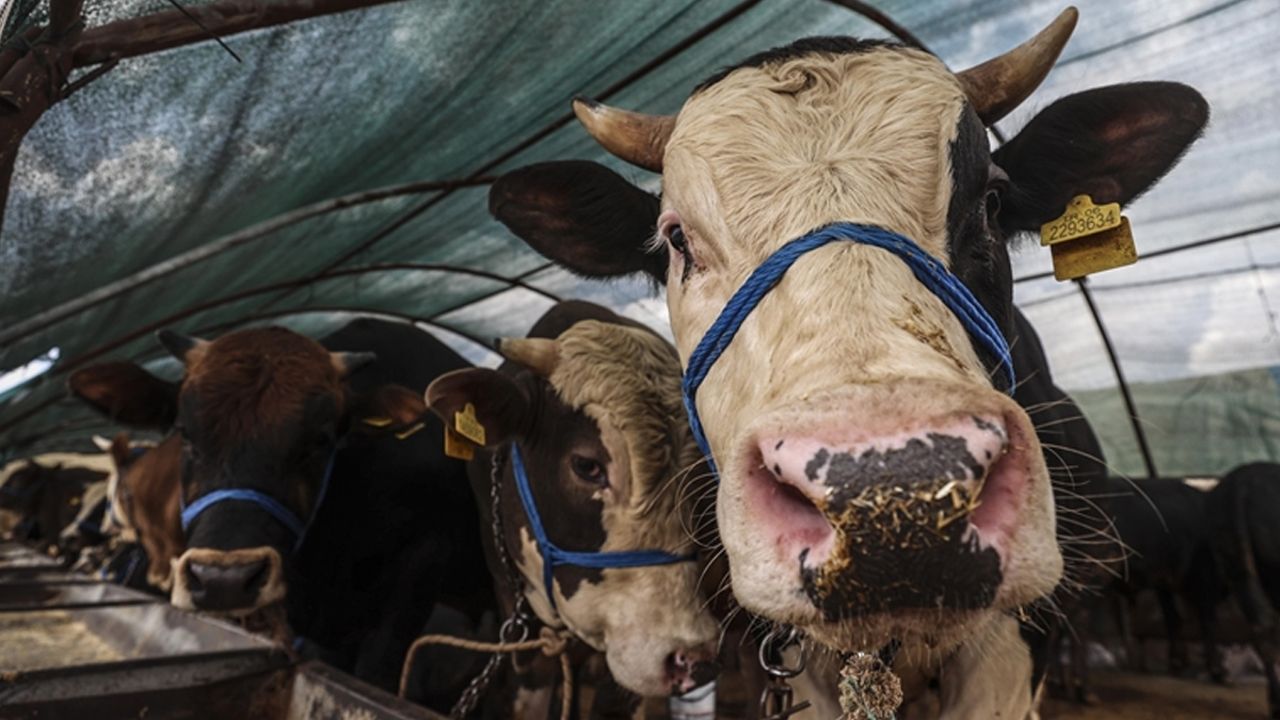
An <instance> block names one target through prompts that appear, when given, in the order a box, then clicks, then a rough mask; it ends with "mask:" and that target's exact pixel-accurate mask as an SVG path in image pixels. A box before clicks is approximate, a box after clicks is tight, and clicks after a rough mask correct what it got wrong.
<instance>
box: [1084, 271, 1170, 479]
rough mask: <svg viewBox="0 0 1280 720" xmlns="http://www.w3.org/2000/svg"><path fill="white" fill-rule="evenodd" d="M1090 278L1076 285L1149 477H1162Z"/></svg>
mask: <svg viewBox="0 0 1280 720" xmlns="http://www.w3.org/2000/svg"><path fill="white" fill-rule="evenodd" d="M1088 281H1089V278H1087V277H1082V278H1080V279H1078V280H1076V281H1075V283H1076V287H1078V288H1080V294H1081V295H1082V296H1084V302H1085V304H1086V305H1088V306H1089V314H1090V315H1092V316H1093V323H1094V324H1095V325H1097V326H1098V334H1099V335H1101V336H1102V347H1103V348H1105V349H1106V351H1107V358H1108V359H1110V360H1111V369H1112V370H1113V371H1114V372H1115V374H1116V382H1117V383H1118V384H1119V386H1120V397H1122V398H1124V406H1125V409H1126V410H1128V411H1129V423H1130V425H1132V426H1133V435H1134V437H1136V438H1137V439H1138V450H1139V451H1141V452H1142V462H1143V463H1145V464H1146V466H1147V477H1149V478H1151V479H1153V480H1154V479H1155V478H1158V477H1160V476H1159V475H1158V474H1156V461H1155V459H1154V458H1153V457H1152V456H1151V447H1150V446H1148V445H1147V433H1146V431H1145V430H1143V428H1142V421H1141V419H1139V417H1138V406H1137V404H1136V403H1134V401H1133V395H1131V394H1130V393H1129V383H1127V382H1125V379H1124V371H1123V370H1121V369H1120V357H1119V356H1118V355H1116V349H1115V346H1114V345H1112V344H1111V336H1110V335H1108V334H1107V326H1106V325H1105V324H1104V323H1103V322H1102V315H1101V314H1099V313H1098V306H1097V305H1094V303H1093V295H1092V294H1091V293H1090V292H1089V282H1088Z"/></svg>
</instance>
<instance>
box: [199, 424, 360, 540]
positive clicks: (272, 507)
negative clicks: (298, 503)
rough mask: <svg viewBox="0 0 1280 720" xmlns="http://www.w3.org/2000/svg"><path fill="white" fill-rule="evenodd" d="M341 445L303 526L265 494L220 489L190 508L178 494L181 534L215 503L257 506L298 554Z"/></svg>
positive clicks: (327, 467)
mask: <svg viewBox="0 0 1280 720" xmlns="http://www.w3.org/2000/svg"><path fill="white" fill-rule="evenodd" d="M343 445H344V443H343V442H341V441H339V442H337V443H335V444H334V446H333V451H332V452H330V453H329V461H328V462H327V463H326V464H325V467H324V477H323V478H322V479H321V480H320V494H319V495H318V496H316V501H315V504H314V505H313V506H312V508H311V516H310V517H309V518H308V519H307V521H306V522H303V521H302V519H301V518H299V517H298V515H297V513H295V512H294V511H292V510H290V509H289V508H287V507H285V505H284V503H282V502H280V501H279V500H277V499H275V498H273V497H271V496H270V495H268V494H266V493H264V492H260V491H258V490H250V489H248V488H223V489H220V490H214V491H212V492H209V493H205V494H204V495H201V496H200V497H199V498H197V499H196V501H195V502H193V503H191V504H190V505H187V503H186V498H184V497H183V496H182V493H178V501H179V504H180V505H181V506H182V532H184V533H185V532H186V531H187V528H189V527H191V523H193V522H195V520H196V518H197V517H200V514H201V513H203V512H204V511H205V510H208V509H209V508H211V507H213V506H214V505H217V504H218V503H223V502H228V501H231V500H237V501H240V502H247V503H253V504H254V505H257V506H258V507H260V508H262V509H263V510H265V511H266V512H267V514H269V515H270V516H271V517H273V518H275V519H276V521H277V522H279V523H280V524H281V525H283V526H285V528H287V529H288V530H289V532H290V533H291V534H292V535H293V537H294V543H293V549H294V551H295V552H297V550H298V548H300V547H302V541H303V540H304V539H305V538H306V537H307V530H310V529H311V523H312V522H313V521H314V520H315V518H316V513H317V512H319V510H320V505H321V504H322V503H324V496H325V494H327V493H328V491H329V480H330V478H332V477H333V466H334V461H336V460H337V458H338V451H339V450H341V449H342V447H343Z"/></svg>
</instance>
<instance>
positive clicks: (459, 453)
mask: <svg viewBox="0 0 1280 720" xmlns="http://www.w3.org/2000/svg"><path fill="white" fill-rule="evenodd" d="M444 454H445V455H448V456H449V457H451V458H457V459H458V460H471V459H472V458H474V457H475V456H476V446H475V445H472V444H471V441H470V440H468V439H466V438H464V437H462V436H461V435H459V434H458V433H457V432H455V431H454V429H453V428H451V427H449V426H448V425H445V426H444Z"/></svg>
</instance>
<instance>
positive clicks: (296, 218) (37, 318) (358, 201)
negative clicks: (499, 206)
mask: <svg viewBox="0 0 1280 720" xmlns="http://www.w3.org/2000/svg"><path fill="white" fill-rule="evenodd" d="M493 179H494V178H493V177H492V176H488V175H478V176H476V177H471V178H466V179H463V180H443V181H435V180H432V181H427V182H414V183H408V184H405V185H394V186H390V187H385V188H378V189H375V190H367V191H364V192H358V193H352V194H350V195H343V196H341V197H336V198H330V199H329V200H323V201H321V202H318V203H312V204H311V205H307V206H306V207H301V208H298V209H297V210H294V211H292V212H287V213H284V214H283V215H277V216H275V217H273V218H271V219H270V220H265V221H263V222H260V223H258V224H256V225H253V226H251V227H247V228H245V229H244V230H241V231H239V232H236V233H232V234H231V235H227V236H224V237H223V238H222V239H220V240H214V241H213V242H210V243H206V244H204V245H201V246H200V247H197V248H194V249H192V250H188V251H187V252H185V253H182V254H181V255H178V256H176V257H172V258H169V259H168V260H165V261H163V262H159V263H156V264H155V265H152V266H151V267H148V268H145V269H143V270H140V271H138V272H136V273H134V274H133V275H130V276H129V277H125V278H121V279H120V280H117V281H115V282H113V283H108V284H107V285H103V286H102V287H100V288H98V289H97V290H94V291H93V292H90V293H86V294H84V295H81V296H80V297H77V298H75V299H73V300H68V301H67V302H64V303H62V304H60V305H57V306H55V307H52V308H49V309H48V310H45V311H43V312H40V313H37V314H35V315H33V316H31V317H30V318H27V319H26V320H23V321H22V322H18V323H14V324H13V325H11V326H9V327H8V328H6V329H4V330H0V345H6V344H9V343H12V342H13V341H15V340H21V339H22V338H25V337H27V336H29V335H31V334H32V333H36V332H39V331H41V330H43V329H45V328H47V327H49V326H50V325H53V324H55V323H58V322H60V321H62V320H65V319H67V318H68V317H71V316H73V315H77V314H79V313H82V312H84V311H85V310H88V309H89V308H91V307H95V306H97V305H100V304H102V303H104V302H106V301H107V300H110V299H112V298H116V297H119V296H121V295H124V294H125V293H128V292H131V291H133V290H135V289H137V288H139V287H142V286H143V285H148V284H150V283H153V282H155V281H156V280H159V279H160V278H163V277H166V276H168V275H172V274H173V273H175V272H177V271H179V270H182V269H183V268H186V267H190V266H192V265H195V264H196V263H199V262H203V261H205V260H208V259H209V258H211V257H215V256H217V255H220V254H222V253H224V252H226V251H228V250H231V249H233V248H237V247H240V246H241V245H244V244H246V243H250V242H252V241H254V240H259V239H261V238H264V237H266V236H268V235H271V234H273V233H275V232H277V231H279V230H282V229H284V228H286V227H288V226H290V225H296V224H298V223H300V222H302V221H304V220H310V219H311V218H314V217H318V216H320V215H325V214H328V213H331V212H336V211H338V210H344V209H346V208H349V207H354V206H357V205H364V204H367V203H371V202H376V201H378V200H385V199H387V198H391V197H398V196H400V195H416V194H419V193H424V192H441V191H443V192H448V191H450V190H454V189H457V188H460V187H474V186H476V185H487V184H489V183H490V182H492V181H493Z"/></svg>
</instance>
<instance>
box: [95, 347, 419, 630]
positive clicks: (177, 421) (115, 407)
mask: <svg viewBox="0 0 1280 720" xmlns="http://www.w3.org/2000/svg"><path fill="white" fill-rule="evenodd" d="M159 337H160V341H161V342H162V343H163V344H164V346H165V347H166V348H167V349H168V350H169V351H170V352H171V353H172V354H173V355H174V356H175V357H177V358H178V359H179V360H181V361H182V363H183V365H184V366H185V373H184V376H183V378H182V381H181V382H180V383H178V384H174V383H165V382H163V381H161V380H159V379H158V378H155V377H154V376H151V375H150V374H149V373H147V372H146V371H144V370H142V369H141V368H138V367H136V366H129V365H127V364H122V363H109V364H107V365H103V366H95V367H91V368H86V369H85V370H81V371H78V372H77V373H75V374H73V375H72V377H71V379H70V385H71V388H72V391H73V392H75V393H76V394H77V395H79V396H80V397H81V398H82V399H84V400H86V401H87V402H89V403H90V404H91V405H94V406H95V407H97V408H99V409H102V410H104V411H106V412H109V413H111V414H112V415H113V416H114V417H117V418H119V419H121V420H123V421H125V422H133V423H134V424H140V425H151V426H157V425H165V424H169V423H171V424H172V427H173V430H174V431H175V432H176V434H177V435H178V436H179V437H180V439H181V454H182V459H181V485H182V487H181V494H182V500H183V502H184V504H185V505H186V506H188V507H190V506H191V505H192V504H193V503H196V502H197V501H199V500H200V499H201V498H202V497H204V496H206V495H209V494H210V493H213V492H215V491H223V490H245V491H253V492H254V493H256V494H258V495H259V496H262V497H265V498H268V499H269V500H270V501H274V502H275V503H277V504H278V505H279V506H281V507H283V508H285V510H286V511H287V512H288V513H292V515H293V516H294V517H295V518H297V519H299V520H301V521H302V523H303V524H305V523H306V521H307V519H308V518H310V517H311V516H312V514H313V513H314V512H315V511H316V506H317V501H318V499H319V496H320V492H321V487H322V484H323V482H324V478H325V476H326V469H327V468H328V467H329V464H330V462H331V460H332V458H333V455H334V452H335V448H336V447H337V443H338V440H339V438H340V437H341V436H342V435H343V434H344V433H345V431H346V429H347V426H348V425H349V424H350V417H351V415H352V413H353V412H355V411H354V410H353V408H354V407H355V406H356V405H357V404H359V405H360V407H359V409H358V412H360V413H362V414H363V413H367V412H374V413H378V414H391V415H395V416H396V417H399V415H400V414H402V413H401V409H400V408H376V407H372V406H369V407H366V405H369V403H370V402H376V401H374V400H365V399H360V398H354V397H352V396H351V394H350V393H349V392H348V388H347V386H346V383H345V380H344V379H345V377H346V376H347V375H348V374H349V373H351V372H353V371H354V370H355V369H357V368H358V367H360V366H361V365H363V364H365V363H367V362H369V361H371V360H372V359H373V357H372V355H371V354H368V353H334V352H329V351H328V350H326V349H325V348H324V347H323V346H322V345H320V344H319V343H317V342H316V341H314V340H311V339H310V338H306V337H303V336H302V335H299V334H297V333H294V332H292V331H289V330H286V329H283V328H275V327H270V328H254V329H248V330H239V331H236V332H232V333H229V334H227V335H224V336H222V337H220V338H218V339H216V340H212V341H208V340H201V339H196V338H190V337H186V336H182V335H179V334H177V333H172V332H168V331H164V332H161V333H160V335H159ZM400 390H403V393H399V394H397V393H377V397H378V398H383V399H385V398H392V399H395V400H402V399H403V398H404V397H405V396H407V397H410V398H413V399H414V402H416V404H417V408H416V413H417V414H419V415H420V414H421V413H422V412H425V408H424V407H423V406H422V404H421V400H420V399H417V396H416V394H415V393H411V392H409V391H408V390H405V389H403V388H400ZM166 408H168V409H169V410H167V411H166V410H165V409H166ZM405 412H409V413H413V412H415V410H414V409H412V408H410V409H407V410H405ZM166 446H167V443H166ZM186 539H187V548H186V551H185V552H183V553H182V555H181V556H180V557H179V558H178V559H177V560H176V561H174V563H173V577H172V583H173V587H172V591H171V599H172V602H173V603H174V604H175V605H177V606H179V607H185V608H194V609H201V610H218V611H226V612H232V613H245V612H250V611H253V610H256V609H258V608H261V607H263V606H266V605H269V604H271V603H274V602H277V601H279V600H281V599H283V598H284V596H285V591H286V577H287V575H288V569H289V567H290V556H291V554H292V552H293V550H294V549H295V546H296V544H297V542H298V541H299V534H298V533H297V532H296V529H291V528H290V527H289V526H288V524H287V523H286V522H284V521H282V520H281V518H280V515H279V514H278V513H274V512H272V511H271V510H269V508H268V507H267V505H266V504H264V503H259V502H253V501H230V502H219V503H216V504H211V505H209V506H208V507H207V508H205V509H204V510H203V511H202V512H201V513H199V514H198V515H196V516H195V517H194V519H192V520H191V521H190V524H189V526H188V527H187V528H186Z"/></svg>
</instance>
